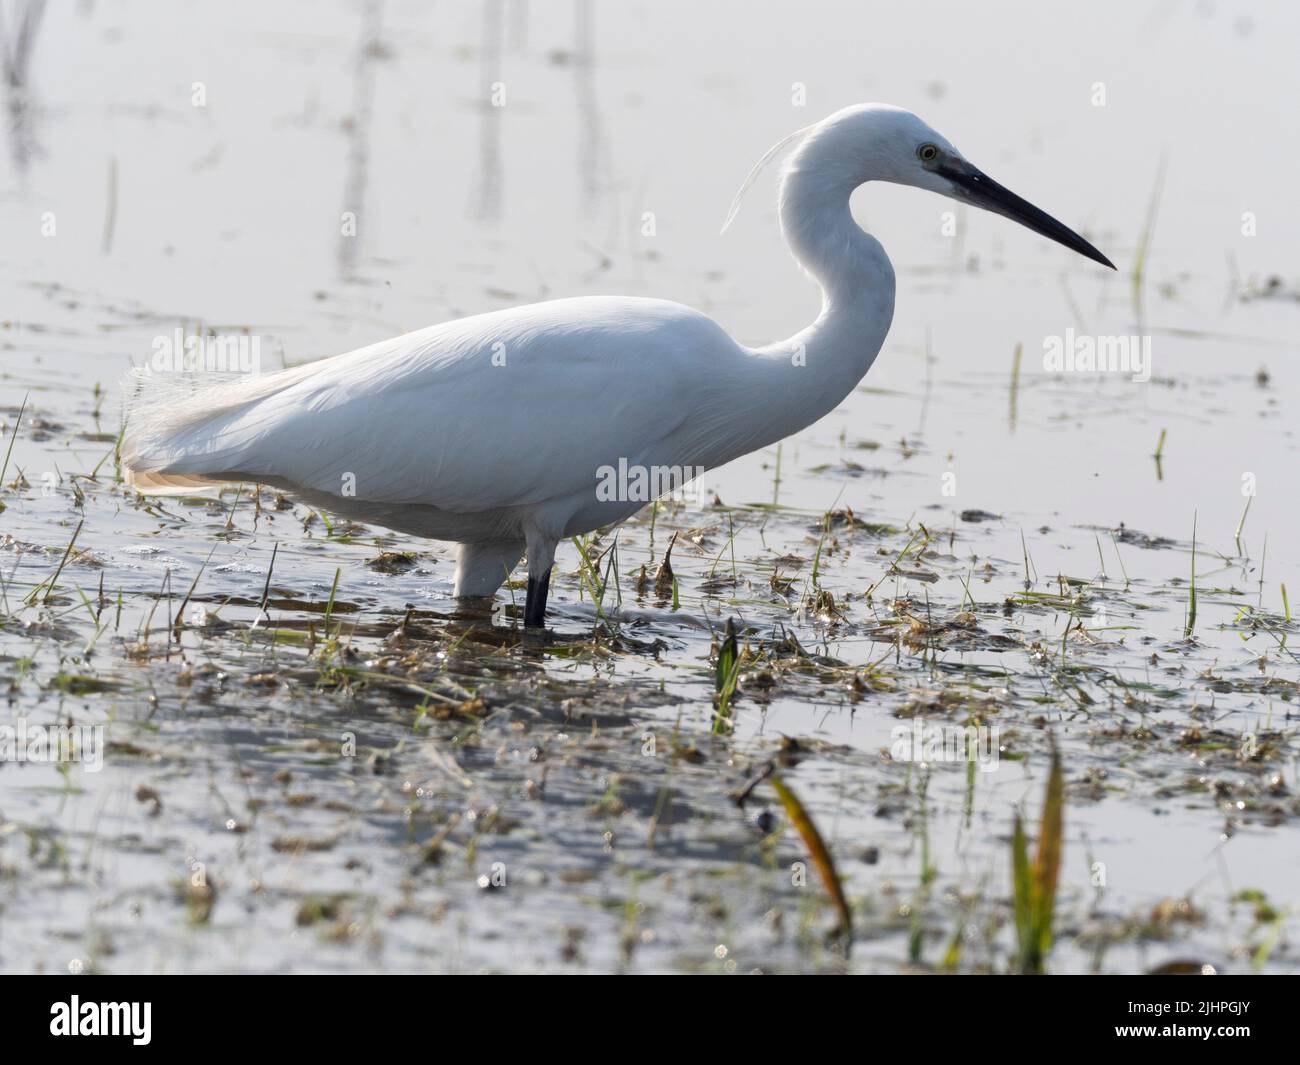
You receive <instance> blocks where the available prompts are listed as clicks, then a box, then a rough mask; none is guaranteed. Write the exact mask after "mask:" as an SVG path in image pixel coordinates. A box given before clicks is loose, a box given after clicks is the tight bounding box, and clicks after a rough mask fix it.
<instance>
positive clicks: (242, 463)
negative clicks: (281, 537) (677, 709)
mask: <svg viewBox="0 0 1300 1065" xmlns="http://www.w3.org/2000/svg"><path fill="white" fill-rule="evenodd" d="M793 140H798V142H799V143H798V147H797V149H796V150H795V152H794V153H793V155H792V157H791V159H790V161H789V163H788V164H787V166H786V168H785V171H784V174H783V176H782V179H781V193H780V218H781V228H782V230H783V232H784V235H785V239H786V241H787V243H788V244H789V246H790V250H791V251H792V252H793V253H794V256H795V258H796V259H798V261H799V263H800V264H801V265H802V266H803V267H804V269H805V270H807V271H808V272H809V273H810V274H812V276H813V277H814V278H815V279H816V280H817V282H818V283H819V284H820V286H821V289H822V293H823V304H822V311H821V314H820V315H819V316H818V318H817V320H816V321H815V322H813V323H812V324H811V325H809V326H808V327H807V328H805V329H803V330H801V331H800V332H798V333H796V334H795V335H794V336H792V337H790V338H789V339H788V340H782V341H778V342H776V343H774V344H770V345H767V346H766V347H760V348H748V347H745V346H743V345H741V344H738V343H736V341H734V340H732V339H731V337H729V336H728V335H727V334H726V333H725V332H724V331H723V330H722V328H721V327H720V326H719V325H717V324H716V323H715V322H713V321H712V320H711V319H709V318H707V317H706V316H705V315H703V314H701V313H699V312H698V311H695V310H692V309H691V308H689V307H684V306H682V305H680V304H676V303H669V302H665V301H662V300H655V299H643V298H636V297H629V296H595V297H583V298H577V299H562V300H554V301H550V302H546V303H536V304H532V305H530V306H525V307H517V308H514V309H511V310H503V311H495V312H493V313H490V314H481V315H476V316H474V317H470V318H463V319H459V320H457V321H452V322H447V323H444V324H442V325H436V326H432V327H430V328H428V329H422V330H420V331H418V332H414V333H408V334H406V335H405V336H400V337H397V338H395V339H392V340H385V341H383V342H381V343H378V344H372V345H370V346H369V347H365V348H361V349H359V350H356V351H351V352H348V353H346V354H343V355H336V356H334V357H332V358H326V359H322V360H320V361H318V362H313V363H309V364H307V365H304V366H299V367H296V368H293V369H288V370H284V371H282V372H279V373H275V374H271V375H268V376H261V377H253V378H249V379H245V380H240V381H236V382H233V383H222V384H219V385H215V386H213V387H210V388H204V389H200V390H198V391H196V392H193V393H191V394H189V395H182V394H179V393H178V390H176V389H175V388H171V389H169V388H167V386H166V385H165V384H161V382H160V376H161V375H157V374H155V375H152V376H151V377H146V378H142V379H141V380H140V381H139V389H138V393H137V396H136V400H135V404H134V406H135V410H134V412H133V414H132V417H131V421H130V425H129V433H128V439H127V441H126V444H125V447H124V459H125V466H126V468H127V471H128V481H129V483H130V484H132V485H134V486H135V487H136V488H137V489H138V490H139V491H140V492H142V493H145V494H178V493H184V492H192V491H194V490H195V489H197V488H201V487H205V486H208V485H212V484H218V483H223V482H246V483H253V482H256V483H261V484H266V485H269V486H272V487H275V488H279V489H284V490H287V491H289V492H291V493H293V494H295V495H297V496H299V497H300V498H302V499H303V500H305V501H306V502H308V503H310V504H311V505H313V506H317V507H322V508H325V509H328V510H330V511H333V512H335V513H338V514H341V515H343V516H345V517H348V518H352V519H354V520H358V521H362V522H368V523H373V524H376V525H381V526H385V527H387V528H390V529H394V530H397V531H400V532H403V533H408V534H412V535H416V536H422V537H430V538H433V539H437V540H451V541H457V542H459V544H460V550H459V556H458V560H457V564H456V577H455V594H456V596H457V597H484V596H488V597H490V596H493V595H495V593H496V591H497V590H498V589H499V588H500V587H501V585H502V584H503V583H504V581H505V580H506V578H507V577H508V575H509V573H510V571H511V570H512V569H513V568H514V566H515V565H516V563H518V562H519V560H520V558H521V557H522V556H523V555H524V554H525V553H526V554H527V559H528V598H527V601H526V604H525V610H524V617H525V625H527V626H540V625H542V624H543V623H544V617H545V610H546V597H547V589H548V586H549V581H550V574H551V565H552V562H553V560H554V558H555V551H556V547H557V546H558V544H559V541H560V539H561V538H562V537H566V536H575V535H578V534H581V533H586V532H590V531H591V530H593V529H596V528H599V527H601V526H605V525H609V524H611V523H614V522H618V521H621V520H623V519H625V518H627V517H630V516H631V515H632V514H634V513H636V511H637V510H639V509H640V508H641V507H642V506H643V505H645V502H646V501H647V500H646V497H645V496H644V495H643V494H640V493H636V492H626V491H622V492H620V491H613V492H610V491H609V490H608V488H609V486H608V484H605V485H604V487H605V489H606V490H604V491H602V490H599V489H600V487H601V485H602V483H603V481H602V474H601V472H600V471H601V470H602V469H605V470H608V469H611V468H613V469H620V468H622V469H631V470H634V471H688V475H689V473H690V472H695V471H697V470H700V469H711V468H714V467H717V466H721V465H723V464H724V463H727V462H730V461H731V460H732V459H735V458H739V457H740V456H741V455H744V454H747V453H748V452H751V451H754V450H756V449H758V448H762V447H766V446H768V445H769V444H772V443H775V442H776V441H778V440H780V439H782V438H783V437H786V436H789V435H790V434H791V433H795V432H797V431H799V430H800V429H802V428H804V427H805V426H808V425H811V424H812V423H813V422H815V421H817V420H818V419H819V418H821V417H822V416H823V415H825V414H827V413H829V412H830V411H831V410H833V409H834V408H835V407H836V406H837V405H838V404H839V403H840V402H841V401H842V400H843V399H844V398H845V397H846V396H847V395H848V394H849V393H850V392H851V391H852V390H853V388H854V387H855V386H856V385H857V384H858V382H859V381H860V380H861V379H862V377H863V375H865V374H866V372H867V371H868V370H869V369H870V368H871V364H872V362H873V361H874V360H875V358H876V354H877V353H878V352H879V351H880V347H881V344H882V343H883V342H884V339H885V334H886V333H887V332H888V330H889V325H890V320H891V318H892V317H893V309H894V272H893V269H892V268H891V266H890V263H889V259H888V257H887V256H886V255H885V252H884V249H883V248H882V247H881V245H880V243H879V242H878V241H877V240H875V239H874V238H873V237H871V236H869V235H868V234H867V233H865V232H863V231H862V229H860V228H859V227H858V226H857V224H856V223H855V222H854V220H853V217H852V215H851V213H850V211H849V197H850V195H851V194H852V192H853V190H854V189H855V188H857V187H858V186H859V185H861V184H863V183H864V182H868V181H890V182H895V183H897V184H901V185H912V186H916V187H918V188H923V189H929V190H930V191H932V192H937V193H940V194H942V195H944V196H950V197H952V198H954V199H957V200H961V201H964V202H966V203H969V204H972V205H973V206H976V207H982V208H984V209H986V210H989V211H994V212H996V213H998V214H1002V215H1005V216H1006V217H1008V218H1010V219H1012V220H1014V221H1016V222H1019V223H1021V224H1022V225H1025V226H1028V227H1029V228H1030V229H1032V230H1034V231H1035V232H1036V233H1039V234H1041V235H1043V236H1045V237H1048V238H1050V239H1051V240H1054V241H1057V242H1058V243H1060V244H1063V245H1065V246H1066V247H1067V248H1070V249H1072V250H1074V251H1076V252H1079V253H1080V254H1082V255H1084V256H1086V257H1087V258H1089V259H1092V260H1093V261H1094V262H1097V263H1101V264H1103V265H1105V266H1109V267H1111V268H1112V269H1114V267H1113V266H1112V264H1111V263H1110V262H1109V260H1107V259H1106V257H1105V256H1104V255H1102V254H1101V252H1099V251H1097V249H1096V248H1094V247H1093V246H1092V245H1091V244H1089V243H1088V242H1087V241H1086V240H1084V239H1083V238H1082V237H1080V236H1078V235H1077V234H1076V233H1074V232H1073V231H1071V230H1070V229H1067V228H1066V227H1065V226H1063V225H1062V224H1061V223H1060V222H1057V221H1056V220H1055V219H1053V218H1051V217H1049V216H1048V215H1046V214H1044V213H1043V212H1042V211H1040V210H1038V208H1036V207H1033V206H1031V205H1030V204H1028V203H1026V202H1025V201H1024V200H1022V199H1020V198H1019V197H1018V196H1015V195H1014V194H1012V193H1011V192H1009V191H1007V190H1006V189H1005V188H1003V187H1002V186H1001V185H998V184H997V183H995V182H994V181H992V180H990V179H989V178H988V177H986V176H985V175H984V174H982V173H981V172H980V171H979V170H978V169H976V168H975V167H974V166H972V165H971V164H970V163H969V162H967V161H966V159H965V158H964V157H963V156H962V154H961V153H960V152H958V151H957V149H956V148H954V147H953V146H952V145H951V144H950V143H948V141H947V140H945V139H944V138H943V137H942V136H940V135H939V134H938V133H936V132H935V131H934V130H933V129H931V128H930V127H929V126H927V125H926V124H925V123H924V122H922V121H921V120H920V119H919V118H917V117H916V116H915V115H913V114H911V113H910V112H908V111H904V110H901V109H899V108H895V107H888V106H885V105H881V104H865V105H861V106H855V107H849V108H846V109H845V110H842V111H839V112H837V113H836V114H833V115H831V116H830V117H829V118H827V119H825V120H823V121H822V122H819V123H817V124H815V125H813V126H809V127H807V128H806V129H804V130H801V131H799V133H797V134H794V135H792V136H791V137H788V138H786V140H785V141H783V142H782V143H781V144H779V145H777V146H776V148H774V149H772V151H770V152H769V153H768V155H767V156H765V157H764V160H763V161H764V162H766V161H767V159H768V158H770V157H771V156H772V155H774V154H775V153H776V151H777V149H779V148H781V147H784V146H785V144H787V143H788V142H790V141H793ZM761 165H762V164H761V163H760V166H761ZM756 172H757V168H755V170H754V171H752V172H751V174H750V176H749V178H748V179H747V181H746V187H747V186H748V184H749V183H750V182H751V181H752V180H753V178H754V176H755V174H756ZM741 191H742V193H743V191H744V189H743V188H742V190H741ZM737 200H739V197H737ZM734 210H735V207H734V205H733V214H734ZM796 353H797V356H798V357H796ZM160 384H161V387H159V386H160ZM670 479H671V475H670ZM666 486H667V487H674V485H672V484H668V485H666ZM659 487H660V488H663V487H665V485H664V484H663V483H662V482H661V484H660V485H659ZM611 496H612V498H611ZM628 496H635V498H628Z"/></svg>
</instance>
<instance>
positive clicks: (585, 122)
mask: <svg viewBox="0 0 1300 1065" xmlns="http://www.w3.org/2000/svg"><path fill="white" fill-rule="evenodd" d="M595 20H596V13H595V10H594V6H593V4H592V0H575V3H574V35H573V37H574V39H573V73H574V80H575V84H576V85H577V89H578V187H579V188H580V189H581V190H582V206H583V209H584V210H586V211H588V212H590V211H592V210H593V209H594V208H595V207H596V205H597V203H599V201H600V193H601V181H600V174H599V170H600V168H601V166H602V164H603V163H604V154H605V147H606V145H605V136H604V132H603V130H602V129H601V124H600V107H599V104H598V101H597V98H596V45H595V37H596V31H595Z"/></svg>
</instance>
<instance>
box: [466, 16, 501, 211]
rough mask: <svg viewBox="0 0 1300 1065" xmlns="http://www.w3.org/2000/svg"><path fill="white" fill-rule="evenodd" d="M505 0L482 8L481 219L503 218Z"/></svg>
mask: <svg viewBox="0 0 1300 1065" xmlns="http://www.w3.org/2000/svg"><path fill="white" fill-rule="evenodd" d="M503 4H504V0H488V2H487V3H485V4H484V5H483V38H482V42H481V47H480V50H479V93H478V107H479V116H480V117H479V133H478V158H479V178H478V181H477V182H475V194H474V213H475V214H476V215H477V216H478V217H479V218H484V219H489V220H491V219H496V218H498V217H500V215H501V186H502V172H501V118H502V114H503V112H504V111H505V109H506V103H507V101H508V99H509V97H508V96H507V95H506V92H507V90H506V86H505V83H504V82H503V81H502V80H501V52H502V45H503V43H504V40H503V39H504V37H505V19H504V12H503Z"/></svg>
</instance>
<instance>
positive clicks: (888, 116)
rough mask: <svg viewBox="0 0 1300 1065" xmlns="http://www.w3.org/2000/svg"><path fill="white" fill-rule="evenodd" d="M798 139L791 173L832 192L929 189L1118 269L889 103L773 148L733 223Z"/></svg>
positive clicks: (839, 117) (844, 115)
mask: <svg viewBox="0 0 1300 1065" xmlns="http://www.w3.org/2000/svg"><path fill="white" fill-rule="evenodd" d="M795 140H799V141H800V142H801V143H800V145H799V148H798V150H797V151H796V152H795V154H794V156H793V157H792V158H791V160H790V162H789V165H788V169H789V170H791V171H798V172H801V173H802V174H803V175H807V176H808V177H810V178H812V179H813V181H814V182H815V183H816V184H817V185H821V186H822V187H823V188H824V190H825V191H826V192H827V193H828V194H829V193H830V191H831V190H832V189H839V190H841V192H842V191H843V190H845V189H853V188H855V187H857V186H858V185H861V184H862V183H863V182H866V181H889V182H893V183H894V184H898V185H912V186H914V187H916V188H920V189H928V190H929V191H930V192H937V193H939V194H940V195H942V196H950V197H952V198H953V199H955V200H960V201H961V202H963V203H969V204H971V205H972V206H974V207H982V208H983V209H984V210H986V211H992V212H993V213H994V214H1000V215H1003V216H1004V217H1006V218H1010V219H1011V220H1012V221H1013V222H1019V223H1020V224H1021V225H1022V226H1027V227H1028V228H1029V229H1032V230H1033V231H1034V232H1035V233H1038V234H1041V235H1042V236H1044V237H1047V238H1048V239H1049V240H1054V241H1056V242H1057V243H1058V244H1064V245H1065V246H1066V247H1067V248H1070V249H1071V250H1073V251H1077V252H1078V253H1079V254H1080V255H1083V256H1086V257H1087V258H1089V259H1091V260H1092V261H1093V262H1097V263H1101V264H1102V265H1103V266H1109V267H1110V268H1111V269H1112V270H1113V269H1115V266H1114V264H1113V263H1112V262H1111V261H1110V260H1109V259H1107V258H1106V256H1104V255H1102V253H1101V252H1099V251H1098V250H1097V249H1096V248H1094V247H1093V246H1092V245H1091V244H1089V243H1088V242H1087V241H1086V240H1084V239H1083V238H1082V237H1081V236H1079V234H1077V233H1075V232H1074V231H1073V230H1072V229H1069V228H1067V227H1066V226H1063V225H1062V224H1061V223H1060V222H1058V221H1057V220H1056V219H1055V218H1053V217H1051V215H1049V214H1047V213H1045V212H1043V211H1040V210H1039V209H1038V208H1037V207H1035V206H1034V205H1033V204H1031V203H1028V202H1027V201H1025V200H1022V199H1021V198H1020V197H1019V196H1017V195H1016V194H1015V193H1013V192H1011V191H1009V190H1008V189H1005V188H1003V187H1002V186H1001V185H999V184H998V183H997V182H996V181H994V180H993V179H992V178H990V177H988V175H986V174H984V173H983V172H981V171H980V170H979V168H978V167H976V166H973V165H972V164H971V163H969V162H968V161H967V160H966V157H965V156H963V155H962V154H961V152H959V151H958V150H957V149H956V148H954V147H953V146H952V144H951V143H949V142H948V140H947V139H946V138H945V137H943V136H942V135H941V134H939V133H938V132H936V131H935V130H933V129H931V128H930V127H929V126H928V125H926V123H924V122H922V121H921V119H919V118H917V116H916V115H914V114H912V112H911V111H904V110H903V109H902V108H900V107H890V106H888V105H887V104H859V105H857V106H855V107H846V108H845V109H844V110H842V111H837V112H836V113H835V114H833V115H831V116H830V117H829V118H827V119H824V120H823V121H821V122H818V123H816V124H815V125H812V126H809V127H807V128H806V129H802V130H800V131H799V132H798V133H795V134H792V135H791V136H789V137H787V138H786V139H785V140H784V141H781V142H780V143H779V144H777V145H775V146H773V148H772V149H771V150H769V152H768V153H767V155H765V156H764V157H763V159H762V160H760V162H759V164H758V166H756V167H755V168H754V170H752V171H750V175H749V177H748V178H747V179H746V181H745V185H744V186H742V187H741V192H740V194H737V197H736V201H735V202H733V204H732V211H731V215H730V216H728V222H730V219H731V216H734V214H735V211H736V207H737V205H738V204H739V200H740V195H742V194H743V193H744V191H745V189H746V188H748V187H749V185H750V183H752V181H753V179H754V177H755V176H756V174H757V172H758V169H759V167H761V166H762V165H763V164H764V163H766V162H767V161H768V160H770V159H771V158H773V157H774V156H775V154H776V153H778V152H779V151H780V150H781V149H783V148H784V147H785V146H786V145H787V144H789V143H791V142H793V141H795ZM724 228H725V226H724Z"/></svg>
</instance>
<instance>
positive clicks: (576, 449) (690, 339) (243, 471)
mask: <svg viewBox="0 0 1300 1065" xmlns="http://www.w3.org/2000/svg"><path fill="white" fill-rule="evenodd" d="M724 344H725V345H731V341H730V340H729V338H727V337H726V334H725V333H723V332H722V330H721V329H719V328H718V326H716V325H715V324H714V323H713V322H711V321H710V320H709V319H707V318H705V317H704V316H702V315H699V314H698V313H696V312H694V311H690V310H688V309H687V308H684V307H679V306H677V305H675V304H668V303H662V302H660V301H653V300H634V299H589V300H561V301H555V302H553V303H546V304H537V305H534V306H532V307H524V308H519V309H517V310H514V311H505V312H499V313H497V314H490V315H481V316H477V317H475V318H469V319H463V320H461V321H458V322H451V323H448V324H446V325H443V326H436V327H434V328H432V329H427V330H423V331H421V332H418V333H412V334H408V335H407V336H404V337H399V338H397V339H395V340H392V341H386V342H384V343H382V344H378V345H374V346H373V347H370V348H364V349H361V350H359V351H355V352H350V353H348V354H347V355H341V356H337V357H335V358H332V359H327V360H324V361H323V362H322V363H320V364H318V365H319V368H318V369H316V370H315V371H314V372H306V371H308V370H309V369H310V368H307V367H303V368H299V369H297V370H294V371H290V373H291V374H297V375H298V376H297V377H296V378H294V379H293V380H290V381H288V382H287V384H286V386H285V387H284V388H281V389H277V390H273V391H271V392H270V393H269V394H262V395H260V396H259V397H258V398H255V399H253V400H252V401H250V402H248V403H246V404H235V405H228V406H226V407H225V409H223V410H221V411H220V412H219V413H217V414H216V415H215V416H212V417H209V418H207V419H206V420H204V421H195V422H192V423H191V424H190V425H189V426H188V427H186V428H184V429H182V430H181V431H179V432H175V433H173V434H172V435H171V437H170V438H169V440H170V450H171V454H172V457H171V460H170V461H168V462H165V463H164V464H162V465H158V464H155V468H159V469H165V472H168V473H174V474H200V475H209V476H217V475H220V474H223V473H224V474H229V473H236V474H239V475H240V476H241V477H248V478H250V479H251V478H255V477H258V476H269V477H275V478H278V479H282V480H285V481H288V482H290V483H292V484H295V485H298V486H301V487H304V488H310V489H313V490H316V491H321V492H327V493H330V494H334V495H341V494H344V493H345V492H350V493H351V494H354V495H355V496H356V498H358V499H363V500H373V501H383V502H390V503H423V504H428V505H433V506H437V507H441V508H444V509H447V510H453V511H459V512H468V511H475V510H484V509H491V508H495V507H505V506H517V505H521V504H529V503H536V502H540V501H542V500H545V499H552V498H559V497H562V496H566V495H570V494H572V493H574V492H578V491H581V490H583V489H584V488H586V487H588V486H590V487H591V489H592V490H593V491H594V490H595V485H596V483H597V470H598V468H599V467H601V466H604V465H611V466H617V464H618V461H619V459H620V458H624V459H626V460H627V461H628V462H630V463H635V462H638V461H643V460H644V455H645V453H646V452H648V451H649V450H650V449H653V447H654V446H655V445H656V444H657V443H659V442H661V441H663V440H664V439H665V438H666V437H667V436H669V435H670V434H672V433H674V432H677V431H678V430H679V429H680V428H681V426H682V425H683V423H684V422H685V421H686V420H687V419H688V418H689V416H690V414H691V412H692V410H693V404H694V403H696V402H698V400H699V386H700V381H701V378H702V376H704V372H703V370H702V369H701V368H702V367H706V366H707V364H708V363H709V362H710V356H711V355H717V354H718V353H719V352H721V351H723V350H724V349H723V348H722V345H724ZM732 347H733V348H734V345H732ZM260 388H261V389H262V391H263V393H265V392H266V389H267V385H266V384H265V383H263V384H262V385H261V386H260Z"/></svg>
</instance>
